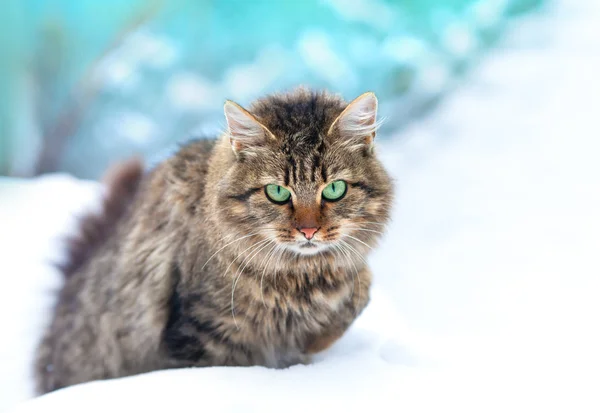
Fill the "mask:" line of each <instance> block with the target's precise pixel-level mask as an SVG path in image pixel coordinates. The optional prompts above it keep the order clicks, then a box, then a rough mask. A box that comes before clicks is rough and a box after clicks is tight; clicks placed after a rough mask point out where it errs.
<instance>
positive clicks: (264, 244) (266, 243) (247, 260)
mask: <svg viewBox="0 0 600 413" xmlns="http://www.w3.org/2000/svg"><path fill="white" fill-rule="evenodd" d="M274 241H275V239H274V238H269V239H266V240H264V241H262V242H261V243H260V245H258V246H257V247H256V248H255V249H254V250H253V251H251V252H250V253H248V255H250V254H252V255H251V256H249V257H246V258H245V259H244V261H242V264H241V265H242V266H243V267H241V269H240V270H239V272H238V273H237V275H236V276H235V277H234V281H233V286H232V288H231V315H232V317H233V323H234V324H235V326H236V327H237V328H238V329H239V326H238V324H237V321H236V319H235V300H234V297H235V287H236V286H237V283H238V281H239V280H240V277H241V276H242V274H243V273H244V270H245V269H246V267H247V266H248V264H249V263H250V261H252V259H253V258H254V257H255V256H256V255H257V254H258V253H259V252H261V251H262V250H263V249H265V248H266V247H268V246H269V245H270V244H271V243H272V242H274ZM244 263H246V264H244Z"/></svg>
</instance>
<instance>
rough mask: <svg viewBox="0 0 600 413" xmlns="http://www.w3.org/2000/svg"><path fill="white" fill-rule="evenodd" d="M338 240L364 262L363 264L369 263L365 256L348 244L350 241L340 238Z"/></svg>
mask: <svg viewBox="0 0 600 413" xmlns="http://www.w3.org/2000/svg"><path fill="white" fill-rule="evenodd" d="M339 242H340V243H341V244H342V245H345V246H346V248H347V249H349V250H350V251H352V252H353V253H354V254H356V256H357V257H358V258H359V259H360V260H361V261H362V262H363V263H364V264H365V265H369V263H368V262H367V260H366V259H365V257H364V256H363V255H362V254H361V253H360V252H359V251H357V250H356V249H354V247H353V246H352V245H350V243H348V242H346V241H344V240H342V239H340V240H339Z"/></svg>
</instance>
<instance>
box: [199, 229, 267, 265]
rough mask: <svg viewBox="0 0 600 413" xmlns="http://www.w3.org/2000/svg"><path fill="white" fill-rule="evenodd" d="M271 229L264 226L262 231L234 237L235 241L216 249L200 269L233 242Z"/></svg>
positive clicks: (233, 242)
mask: <svg viewBox="0 0 600 413" xmlns="http://www.w3.org/2000/svg"><path fill="white" fill-rule="evenodd" d="M269 230H270V228H267V229H265V228H263V229H261V230H260V231H256V232H253V233H252V234H248V235H244V236H243V237H239V238H236V239H234V240H233V241H231V242H228V243H227V244H225V245H224V246H223V247H221V248H219V249H218V250H217V251H216V252H215V253H214V254H213V255H211V256H210V257H209V258H208V260H206V262H205V263H204V265H203V266H202V268H200V271H202V270H203V269H204V267H206V264H208V262H209V261H210V260H212V259H213V258H214V257H215V256H216V255H217V254H218V253H219V252H221V251H223V250H224V249H225V248H227V247H228V246H230V245H231V244H235V243H236V242H239V241H241V240H243V239H246V238H249V237H252V236H254V235H258V234H261V233H263V232H265V231H269ZM223 239H225V238H222V239H221V241H222V240H223Z"/></svg>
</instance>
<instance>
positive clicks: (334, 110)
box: [36, 89, 392, 393]
mask: <svg viewBox="0 0 600 413" xmlns="http://www.w3.org/2000/svg"><path fill="white" fill-rule="evenodd" d="M376 114H377V99H376V97H375V95H374V94H372V93H365V94H363V95H361V96H360V97H358V98H357V99H355V100H354V101H352V102H351V103H350V104H347V103H346V102H344V101H343V100H342V99H341V98H339V97H337V96H334V95H330V94H328V93H325V92H319V93H317V92H312V91H308V90H304V89H300V90H295V91H292V92H290V93H288V94H282V95H272V96H268V97H265V98H263V99H261V100H258V101H256V102H255V103H254V104H253V105H252V106H251V107H250V110H249V111H247V110H245V109H243V108H242V107H240V106H238V105H237V104H235V103H233V102H229V101H228V102H227V103H226V104H225V117H226V120H227V125H228V128H227V131H226V132H225V133H224V134H223V135H222V136H220V137H219V138H218V139H215V140H199V141H195V142H192V143H189V144H187V145H186V146H184V147H182V148H181V149H180V150H179V152H178V153H176V154H175V155H174V156H172V157H170V158H169V159H167V160H166V161H164V162H163V163H161V164H160V165H158V166H157V167H156V168H154V169H153V170H152V171H150V172H149V173H147V174H143V173H142V169H141V164H139V163H136V162H135V161H132V162H128V163H125V164H124V165H120V166H118V167H117V168H116V169H114V170H113V171H112V172H111V173H110V174H109V176H108V180H107V189H108V192H107V194H106V197H105V201H104V209H103V212H102V213H101V214H99V215H95V216H94V215H92V216H89V217H87V218H86V219H84V220H83V221H82V225H81V230H80V234H79V236H78V238H76V239H74V240H72V242H71V244H70V247H71V248H70V261H69V262H68V263H67V264H66V265H65V266H64V267H63V272H64V274H65V284H64V286H63V288H62V290H61V291H60V294H59V299H58V303H57V305H56V308H55V310H54V314H53V319H52V321H51V323H50V325H49V327H48V329H47V331H46V334H45V336H44V338H43V340H42V342H41V343H40V345H39V348H38V353H37V362H36V377H37V389H38V392H39V393H46V392H49V391H53V390H56V389H59V388H62V387H65V386H69V385H73V384H77V383H82V382H86V381H90V380H96V379H106V378H114V377H122V376H126V375H132V374H137V373H143V372H148V371H152V370H158V369H166V368H176V367H184V366H250V365H262V366H267V367H274V368H282V367H287V366H290V365H293V364H296V363H307V362H308V361H309V357H310V355H311V354H313V353H315V352H319V351H321V350H323V349H325V348H327V347H329V346H330V345H331V344H332V343H333V342H334V341H335V340H337V339H338V338H339V337H340V336H341V335H342V334H343V333H344V331H346V329H347V328H348V327H349V326H350V324H351V323H352V322H353V321H354V319H355V318H356V317H357V315H358V314H360V312H361V311H362V310H363V308H364V307H365V305H366V304H367V302H368V299H369V286H370V283H371V274H370V272H369V269H368V267H367V264H366V261H365V256H366V254H367V253H368V252H369V250H370V249H371V248H372V247H373V246H374V244H375V242H376V241H377V239H378V238H379V235H380V234H381V233H382V231H383V230H384V226H385V224H386V222H387V220H388V217H389V208H390V203H391V200H392V185H391V182H390V179H389V177H388V175H387V173H386V172H385V170H384V168H383V167H382V165H381V164H380V162H379V161H378V159H377V157H376V156H375V153H374V148H373V145H374V138H375V132H376V129H377V126H378V123H377V121H376Z"/></svg>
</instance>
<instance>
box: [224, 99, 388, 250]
mask: <svg viewBox="0 0 600 413" xmlns="http://www.w3.org/2000/svg"><path fill="white" fill-rule="evenodd" d="M225 117H226V120H227V126H228V130H227V133H226V134H225V135H224V138H223V139H226V140H227V141H228V145H230V151H229V155H228V156H229V158H230V159H229V162H228V165H229V167H228V170H227V171H226V173H225V174H224V176H223V177H222V179H221V181H220V182H219V184H218V192H219V193H218V194H217V198H218V201H217V202H218V209H219V210H220V211H221V212H222V214H221V217H220V219H222V220H223V221H226V222H223V223H224V224H226V225H227V227H229V228H231V229H232V230H234V231H236V232H237V233H238V234H237V235H240V236H245V235H250V234H256V235H255V236H256V237H258V238H260V239H262V240H264V242H263V246H264V248H265V249H269V248H270V247H271V248H278V247H279V249H285V250H288V251H291V252H294V253H296V254H299V255H300V256H310V255H314V254H317V253H325V252H330V253H336V252H337V253H339V254H353V250H354V251H355V252H357V253H361V254H363V253H365V252H366V249H367V248H368V247H367V245H369V246H372V244H373V241H375V240H376V238H377V237H378V235H379V234H381V233H382V232H383V225H384V224H385V223H386V222H387V220H388V216H389V208H390V203H391V198H392V193H391V191H392V185H391V182H390V179H389V177H388V175H387V174H386V172H385V170H384V169H383V167H382V165H381V164H380V162H379V160H378V159H377V157H376V155H375V151H374V143H375V142H374V140H375V134H376V130H377V127H378V121H377V98H376V96H375V95H374V94H373V93H370V92H369V93H365V94H363V95H361V96H359V97H358V98H356V99H355V100H353V101H352V102H351V103H349V104H348V103H346V102H344V101H343V100H342V99H341V98H339V97H337V96H333V95H330V94H327V93H316V92H310V91H306V90H298V91H294V92H292V93H289V94H285V95H273V96H269V97H267V98H264V99H261V100H259V101H257V102H255V103H254V104H253V105H252V106H251V107H250V108H249V110H246V109H244V108H242V107H241V106H239V105H237V104H236V103H233V102H230V101H228V102H226V103H225ZM253 237H254V236H253Z"/></svg>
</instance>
